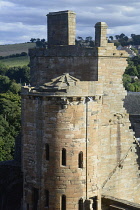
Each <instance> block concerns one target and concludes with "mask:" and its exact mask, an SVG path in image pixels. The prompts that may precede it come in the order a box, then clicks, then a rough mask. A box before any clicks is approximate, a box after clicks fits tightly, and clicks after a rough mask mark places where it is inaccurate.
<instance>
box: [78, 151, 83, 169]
mask: <svg viewBox="0 0 140 210" xmlns="http://www.w3.org/2000/svg"><path fill="white" fill-rule="evenodd" d="M78 167H79V168H83V152H80V153H79V155H78Z"/></svg>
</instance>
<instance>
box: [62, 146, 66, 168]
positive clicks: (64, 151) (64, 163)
mask: <svg viewBox="0 0 140 210" xmlns="http://www.w3.org/2000/svg"><path fill="white" fill-rule="evenodd" d="M62 165H63V166H66V149H64V148H63V149H62Z"/></svg>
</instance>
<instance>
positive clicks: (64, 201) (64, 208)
mask: <svg viewBox="0 0 140 210" xmlns="http://www.w3.org/2000/svg"><path fill="white" fill-rule="evenodd" d="M61 210H66V196H65V195H62V199H61Z"/></svg>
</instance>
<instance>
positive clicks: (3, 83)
mask: <svg viewBox="0 0 140 210" xmlns="http://www.w3.org/2000/svg"><path fill="white" fill-rule="evenodd" d="M9 87H10V79H9V77H7V76H1V75H0V93H4V92H6V91H8V89H9Z"/></svg>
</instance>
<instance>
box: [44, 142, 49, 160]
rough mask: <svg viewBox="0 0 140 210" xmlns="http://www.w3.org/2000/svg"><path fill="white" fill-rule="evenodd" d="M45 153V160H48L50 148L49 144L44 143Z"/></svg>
mask: <svg viewBox="0 0 140 210" xmlns="http://www.w3.org/2000/svg"><path fill="white" fill-rule="evenodd" d="M45 155H46V160H49V158H50V148H49V144H46V145H45Z"/></svg>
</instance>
